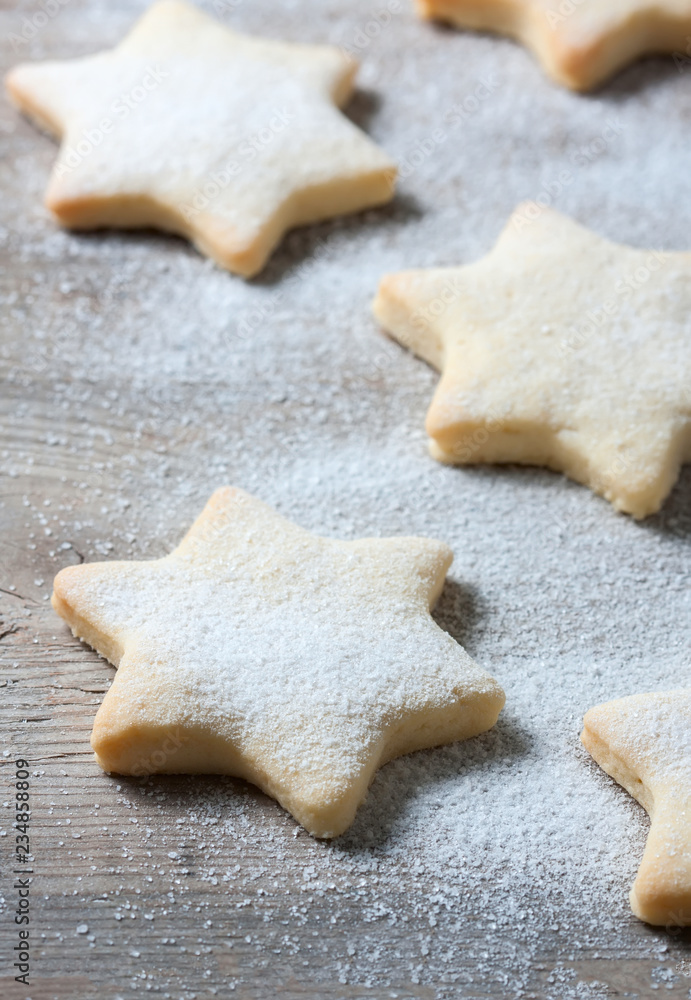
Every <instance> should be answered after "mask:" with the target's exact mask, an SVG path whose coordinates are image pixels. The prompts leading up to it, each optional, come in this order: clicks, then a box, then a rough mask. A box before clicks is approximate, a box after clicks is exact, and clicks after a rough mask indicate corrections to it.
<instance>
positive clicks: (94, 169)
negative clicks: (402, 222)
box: [7, 0, 395, 276]
mask: <svg viewBox="0 0 691 1000" xmlns="http://www.w3.org/2000/svg"><path fill="white" fill-rule="evenodd" d="M355 71H356V63H354V62H353V61H352V60H350V59H349V58H348V57H347V56H345V55H344V54H343V53H342V52H341V51H340V50H339V49H336V48H330V47H327V46H316V45H294V44H284V43H281V42H275V41H269V40H263V39H260V38H251V37H247V36H244V35H240V34H237V33H236V32H234V31H231V30H229V29H228V28H226V27H223V26H221V25H220V24H218V23H217V22H216V21H214V20H213V19H211V18H209V17H207V16H206V15H205V14H202V13H201V12H200V11H198V10H196V9H195V8H194V7H192V6H190V5H189V4H186V3H182V2H180V0H161V2H159V3H156V4H154V5H153V6H152V7H151V8H150V9H149V10H148V11H147V13H146V14H144V16H143V17H142V18H141V19H140V20H139V21H138V22H137V24H136V25H135V27H134V28H133V29H132V31H131V32H130V34H129V35H128V36H127V37H126V38H125V40H124V41H123V42H121V43H120V44H119V45H118V46H117V47H116V48H115V49H113V50H112V51H109V52H104V53H101V54H100V55H95V56H88V57H87V58H84V59H73V60H70V61H68V62H44V63H30V64H25V65H21V66H17V67H16V68H15V69H13V70H12V71H11V72H10V73H9V75H8V77H7V87H8V90H9V93H10V96H11V97H12V98H13V99H14V101H15V102H16V104H17V105H18V106H19V108H20V109H21V110H22V111H24V112H26V113H27V114H28V115H29V116H30V117H31V118H33V119H34V120H35V121H36V122H38V124H39V125H42V126H44V127H45V128H47V129H48V130H49V131H50V132H52V133H54V134H56V135H58V136H61V137H62V145H61V147H60V153H59V156H58V159H57V162H56V164H55V167H54V169H53V174H52V177H51V180H50V184H49V187H48V191H47V194H46V204H47V206H48V208H50V209H51V211H52V212H53V213H54V214H55V215H56V216H57V218H58V219H59V221H60V222H61V223H62V224H63V225H65V226H69V227H74V228H76V229H93V228H97V227H102V226H117V227H125V228H131V227H140V226H154V227H157V228H159V229H164V230H169V231H171V232H175V233H180V234H182V235H183V236H187V237H188V238H189V239H191V240H192V241H193V242H194V244H195V245H196V246H197V247H198V248H199V249H200V250H201V252H202V253H205V254H207V255H208V256H209V257H211V258H213V260H215V261H216V262H217V263H218V264H220V265H221V267H225V268H227V269H228V270H230V271H234V272H236V273H237V274H242V275H245V276H250V275H253V274H256V272H258V271H259V270H261V268H262V267H263V265H264V263H265V262H266V260H267V258H268V256H269V254H270V253H271V251H272V250H273V248H274V247H275V246H276V244H277V243H278V242H279V240H280V239H281V237H282V236H283V234H284V233H285V232H286V230H287V229H289V228H291V227H292V226H298V225H303V224H305V223H309V222H315V221H317V220H319V219H325V218H329V217H331V216H333V215H340V214H342V213H346V212H357V211H359V210H361V209H364V208H368V207H370V206H373V205H379V204H382V203H384V202H387V201H389V200H390V199H391V198H392V197H393V184H394V178H395V167H394V166H393V164H392V163H391V161H390V160H389V158H388V157H387V156H386V155H385V154H384V153H383V152H382V151H381V150H380V149H379V148H378V147H377V146H375V145H374V143H373V142H371V140H370V139H368V138H367V136H366V135H364V134H363V133H362V132H361V131H360V130H359V129H358V128H356V127H355V125H353V124H352V122H350V121H348V119H346V118H345V117H344V116H343V115H342V114H341V113H340V112H339V111H338V108H337V106H340V105H342V104H344V103H345V102H346V101H347V99H348V97H349V96H350V94H351V92H352V89H353V80H354V76H355Z"/></svg>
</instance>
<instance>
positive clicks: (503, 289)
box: [374, 203, 691, 518]
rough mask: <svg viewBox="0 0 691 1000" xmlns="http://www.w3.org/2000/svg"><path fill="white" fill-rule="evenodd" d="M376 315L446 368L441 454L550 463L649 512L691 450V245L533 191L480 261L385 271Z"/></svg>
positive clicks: (439, 398)
mask: <svg viewBox="0 0 691 1000" xmlns="http://www.w3.org/2000/svg"><path fill="white" fill-rule="evenodd" d="M374 312H375V315H376V317H377V319H378V320H379V321H380V323H381V324H382V326H383V327H384V329H385V330H386V331H387V332H388V333H390V334H391V335H392V336H393V337H394V338H395V339H396V340H398V341H399V342H400V343H401V344H403V345H404V346H405V347H408V348H409V349H410V350H412V351H414V352H415V353H416V354H418V355H419V356H420V357H422V358H424V360H425V361H427V362H429V364H431V365H433V366H434V367H435V368H437V369H440V370H441V371H442V373H443V374H442V379H441V381H440V383H439V386H438V388H437V391H436V394H435V396H434V399H433V401H432V405H431V407H430V409H429V412H428V414H427V421H426V428H427V433H428V435H429V437H430V448H431V451H432V454H433V455H434V457H435V458H437V459H439V460H440V461H443V462H448V463H453V464H472V463H477V462H519V463H524V464H529V465H545V466H547V467H549V468H551V469H554V470H557V471H561V472H564V473H565V474H566V475H567V476H569V477H570V478H572V479H575V480H577V481H578V482H581V483H585V484H586V485H588V486H590V488H591V489H593V490H594V491H595V492H596V493H599V494H601V495H602V496H604V497H605V498H606V499H607V500H609V501H610V502H611V503H612V504H613V505H614V507H615V508H616V509H617V510H620V511H624V512H626V513H629V514H632V515H633V516H634V517H637V518H642V517H645V516H647V515H648V514H652V513H654V512H655V511H657V510H659V508H660V507H661V505H662V503H663V501H664V499H665V497H666V496H667V495H668V493H669V492H670V490H671V489H672V486H673V485H674V483H675V481H676V479H677V477H678V474H679V469H680V465H681V463H683V462H685V461H689V460H691V350H690V349H689V345H690V344H691V253H663V252H660V251H641V250H635V249H633V248H630V247H625V246H619V245H616V244H614V243H610V242H609V241H607V240H604V239H602V238H600V237H599V236H596V235H595V234H594V233H592V232H590V231H589V230H587V229H585V228H583V227H582V226H580V225H578V224H577V223H575V222H573V221H571V220H570V219H568V218H566V217H565V216H562V215H560V214H559V213H557V212H555V211H552V210H550V209H540V208H539V207H538V206H536V205H534V204H530V203H527V204H525V205H522V206H519V207H518V208H517V209H516V211H515V213H514V215H513V216H512V218H511V219H510V220H509V223H508V225H507V226H506V228H505V229H504V231H503V233H502V234H501V236H500V238H499V241H498V243H497V244H496V246H495V248H494V249H493V250H492V252H491V253H490V254H489V255H488V256H486V257H484V258H483V259H482V260H480V261H478V262H477V263H474V264H470V265H468V266H466V267H459V268H439V269H430V270H421V271H404V272H401V273H399V274H393V275H388V276H386V277H384V278H383V279H382V281H381V283H380V287H379V294H378V296H377V298H376V301H375V303H374Z"/></svg>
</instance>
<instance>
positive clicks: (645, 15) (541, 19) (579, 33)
mask: <svg viewBox="0 0 691 1000" xmlns="http://www.w3.org/2000/svg"><path fill="white" fill-rule="evenodd" d="M417 8H418V11H419V12H420V14H421V15H422V16H423V17H427V18H439V19H440V20H443V21H448V22H449V23H451V24H455V25H457V26H458V27H460V28H474V29H476V30H487V31H495V32H498V33H499V34H502V35H509V36H510V37H511V38H515V39H516V40H517V41H519V42H522V43H523V44H524V45H526V46H527V47H528V48H529V49H530V50H531V51H532V52H533V53H534V54H535V55H536V57H537V58H538V60H539V62H540V63H541V65H542V67H543V69H544V70H545V72H546V73H547V74H548V75H549V76H550V77H551V78H552V79H553V80H556V81H557V83H561V84H563V85H564V86H566V87H570V88H571V89H572V90H592V89H593V88H595V87H597V86H599V85H600V84H601V83H604V81H605V80H607V79H608V78H609V77H611V76H612V75H613V74H614V73H616V72H617V71H618V70H620V69H622V68H623V67H624V66H626V65H627V63H630V62H632V61H633V60H634V59H637V58H639V57H640V56H643V55H651V54H655V53H669V52H685V51H686V48H687V45H688V36H689V35H691V0H658V2H657V3H650V2H649V0H573V2H571V3H566V4H565V3H561V4H559V3H555V2H554V0H417Z"/></svg>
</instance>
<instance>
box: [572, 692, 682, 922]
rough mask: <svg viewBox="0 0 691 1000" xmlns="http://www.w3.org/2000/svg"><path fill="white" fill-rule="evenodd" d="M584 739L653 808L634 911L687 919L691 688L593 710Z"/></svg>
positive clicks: (653, 917) (646, 916) (653, 918)
mask: <svg viewBox="0 0 691 1000" xmlns="http://www.w3.org/2000/svg"><path fill="white" fill-rule="evenodd" d="M581 739H582V740H583V743H584V744H585V746H586V748H587V750H588V751H589V753H591V754H592V756H593V757H594V758H595V760H596V761H597V762H598V764H599V765H600V767H602V768H603V769H604V770H605V771H606V772H607V773H608V774H611V775H612V777H613V778H615V779H616V780H617V781H618V782H619V784H620V785H623V786H624V788H625V789H626V790H627V791H628V792H630V793H631V795H633V796H634V798H636V799H638V801H639V802H640V803H641V805H642V806H643V807H644V808H645V809H646V810H647V811H648V813H649V814H650V819H651V821H652V822H651V827H650V834H649V835H648V842H647V844H646V847H645V854H644V855H643V860H642V862H641V867H640V868H639V870H638V875H637V876H636V881H635V882H634V884H633V888H632V890H631V908H632V909H633V912H634V913H635V914H636V916H637V917H640V918H641V920H645V921H647V922H648V923H649V924H661V925H669V926H675V927H686V926H689V925H691V688H689V689H687V690H682V691H667V692H665V693H663V694H638V695H633V696H632V697H630V698H621V699H620V700H619V701H610V702H608V703H607V704H606V705H598V707H597V708H591V709H590V711H589V712H588V713H587V714H586V716H585V719H584V729H583V733H582V735H581Z"/></svg>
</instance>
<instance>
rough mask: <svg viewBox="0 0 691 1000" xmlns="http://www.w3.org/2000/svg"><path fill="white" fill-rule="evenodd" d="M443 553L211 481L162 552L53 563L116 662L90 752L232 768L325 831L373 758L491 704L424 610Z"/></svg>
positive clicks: (164, 766)
mask: <svg viewBox="0 0 691 1000" xmlns="http://www.w3.org/2000/svg"><path fill="white" fill-rule="evenodd" d="M451 559H452V554H451V552H450V550H449V549H448V548H447V547H446V546H445V545H443V544H442V543H440V542H435V541H431V540H429V539H425V538H385V539H376V538H375V539H362V540H360V541H355V542H341V541H335V540H332V539H327V538H320V537H317V536H315V535H312V534H310V533H309V532H307V531H305V530H303V529H301V528H298V527H297V526H296V525H294V524H292V523H291V522H289V521H286V520H285V519H284V518H282V517H280V516H279V515H278V514H277V513H276V512H275V511H273V510H272V509H271V508H270V507H267V506H266V505H265V504H264V503H262V502H260V501H259V500H257V499H255V498H254V497H252V496H250V495H249V494H246V493H243V492H242V491H241V490H235V489H230V488H225V489H220V490H217V491H216V493H214V495H213V496H212V497H211V499H210V501H209V503H208V504H207V506H206V508H205V509H204V511H203V513H202V514H201V515H200V517H199V518H198V519H197V521H196V522H195V524H194V525H193V526H192V528H191V529H190V531H189V532H188V534H187V535H186V536H185V538H184V539H183V541H182V542H181V544H180V545H179V546H178V548H177V549H175V551H174V552H172V553H171V554H170V555H169V556H166V557H165V558H163V559H159V560H156V561H151V562H112V563H92V564H84V565H81V566H74V567H69V568H67V569H64V570H62V572H60V573H59V574H58V576H57V577H56V579H55V585H54V594H53V606H54V608H55V609H56V611H57V612H58V613H59V614H60V615H62V617H63V618H65V619H66V621H67V622H68V623H69V625H70V626H71V627H72V630H73V631H74V633H75V635H77V636H79V637H80V638H82V639H84V640H85V641H86V642H87V643H89V645H91V646H93V647H94V648H95V649H96V650H98V652H100V653H101V654H102V655H103V656H105V657H106V658H107V659H108V660H110V661H111V663H113V664H115V665H116V666H117V667H118V670H117V673H116V675H115V679H114V681H113V684H112V686H111V688H110V690H109V691H108V693H107V695H106V697H105V699H104V701H103V704H102V705H101V707H100V709H99V711H98V714H97V716H96V720H95V723H94V730H93V735H92V746H93V748H94V750H95V752H96V756H97V759H98V761H99V763H100V764H101V766H102V767H103V768H104V769H105V770H108V771H115V772H118V773H122V774H133V775H139V776H144V775H146V774H151V773H154V772H159V773H181V772H187V773H198V772H202V773H218V774H230V775H236V776H239V777H242V778H246V779H247V780H249V781H252V782H254V783H255V784H257V785H259V787H260V788H262V789H263V790H264V791H265V792H267V793H268V794H269V795H272V796H273V797H274V798H276V799H278V801H279V802H280V803H281V804H282V805H283V806H284V807H285V808H286V809H287V810H288V811H289V812H291V813H292V814H293V816H294V817H295V818H296V819H297V820H298V822H300V823H302V825H303V826H304V827H305V828H306V829H307V830H308V831H309V832H310V833H312V834H314V835H316V836H320V837H332V836H335V835H337V834H339V833H342V832H343V831H344V830H345V829H346V828H347V827H348V826H349V825H350V823H351V822H352V820H353V817H354V815H355V812H356V810H357V807H358V805H359V804H360V802H361V801H362V799H363V798H364V796H365V794H366V791H367V787H368V785H369V783H370V781H371V779H372V777H373V775H374V772H375V770H376V769H377V767H379V765H380V764H382V763H384V762H385V761H387V760H390V759H391V758H393V757H396V756H398V755H399V754H404V753H408V752H409V751H412V750H416V749H420V748H423V747H430V746H435V745H438V744H442V743H447V742H451V741H455V740H461V739H466V738H468V737H470V736H475V735H477V734H478V733H481V732H483V731H485V730H487V729H489V728H491V726H493V725H494V723H495V722H496V719H497V716H498V714H499V712H500V710H501V708H502V706H503V704H504V695H503V692H502V690H501V688H500V687H499V685H498V684H497V683H496V682H495V681H494V680H493V679H492V678H491V677H490V676H489V675H488V674H487V673H485V672H484V671H483V670H481V669H480V668H479V667H478V666H477V665H476V664H475V663H474V662H473V661H472V660H471V658H470V657H469V656H468V654H467V653H466V652H465V651H464V650H463V649H462V647H461V646H459V645H458V644H457V643H456V642H455V640H454V639H452V638H451V636H450V635H448V634H447V633H446V632H444V631H443V630H442V629H440V628H439V626H438V625H437V624H436V623H435V622H434V621H433V619H432V618H431V616H430V614H429V610H430V606H431V605H432V604H433V603H434V602H435V601H436V599H437V597H438V595H439V593H440V592H441V589H442V586H443V583H444V579H445V576H446V571H447V569H448V567H449V565H450V563H451Z"/></svg>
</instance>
